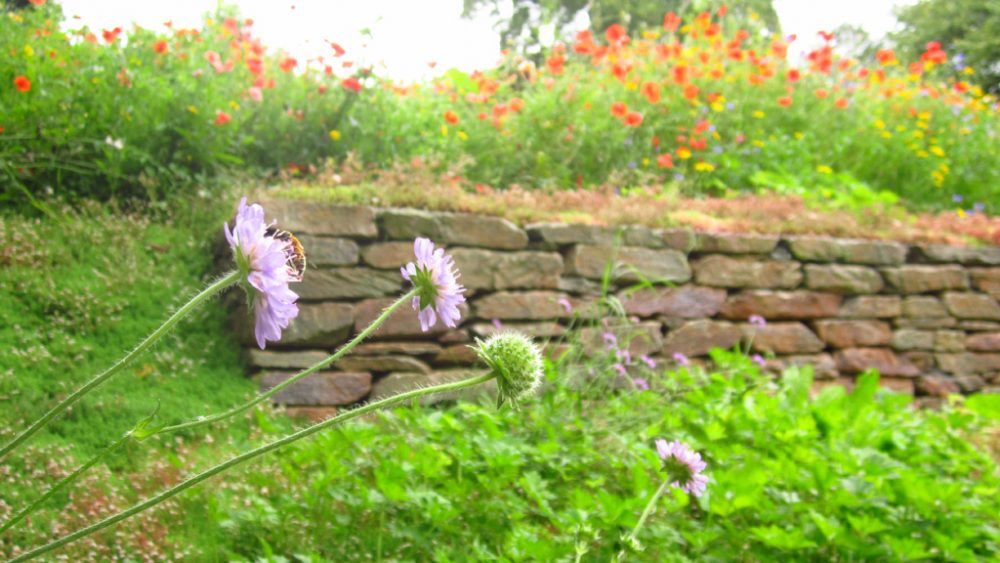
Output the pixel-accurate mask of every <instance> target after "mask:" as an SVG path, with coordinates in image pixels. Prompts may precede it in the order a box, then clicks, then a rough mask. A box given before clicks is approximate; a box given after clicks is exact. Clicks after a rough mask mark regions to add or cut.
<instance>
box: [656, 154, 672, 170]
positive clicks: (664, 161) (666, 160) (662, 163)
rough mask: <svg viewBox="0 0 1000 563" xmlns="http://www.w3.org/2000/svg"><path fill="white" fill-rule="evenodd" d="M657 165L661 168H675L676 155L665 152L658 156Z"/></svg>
mask: <svg viewBox="0 0 1000 563" xmlns="http://www.w3.org/2000/svg"><path fill="white" fill-rule="evenodd" d="M656 165H657V166H659V167H660V168H673V167H674V155H672V154H670V153H668V152H665V153H663V154H661V155H660V156H658V157H657V158H656Z"/></svg>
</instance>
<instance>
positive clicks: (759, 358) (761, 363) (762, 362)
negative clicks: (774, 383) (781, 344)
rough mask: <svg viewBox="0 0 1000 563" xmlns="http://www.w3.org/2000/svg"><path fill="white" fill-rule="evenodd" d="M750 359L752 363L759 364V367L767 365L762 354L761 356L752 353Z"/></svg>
mask: <svg viewBox="0 0 1000 563" xmlns="http://www.w3.org/2000/svg"><path fill="white" fill-rule="evenodd" d="M750 359H751V360H753V363H755V364H757V365H758V366H760V367H761V369H763V368H766V367H767V360H765V359H764V356H761V355H760V354H754V355H753V357H751V358H750Z"/></svg>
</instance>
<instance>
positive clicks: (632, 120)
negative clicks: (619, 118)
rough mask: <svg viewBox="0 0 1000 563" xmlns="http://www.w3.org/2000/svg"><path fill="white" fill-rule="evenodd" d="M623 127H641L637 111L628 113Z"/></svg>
mask: <svg viewBox="0 0 1000 563" xmlns="http://www.w3.org/2000/svg"><path fill="white" fill-rule="evenodd" d="M625 125H627V126H629V127H638V126H640V125H642V114H641V113H639V112H637V111H630V112H628V115H626V116H625Z"/></svg>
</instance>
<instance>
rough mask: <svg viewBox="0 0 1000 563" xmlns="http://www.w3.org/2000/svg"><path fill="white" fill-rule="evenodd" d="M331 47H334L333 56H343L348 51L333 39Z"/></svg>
mask: <svg viewBox="0 0 1000 563" xmlns="http://www.w3.org/2000/svg"><path fill="white" fill-rule="evenodd" d="M330 48H331V49H333V56H335V57H343V56H344V53H346V52H347V51H345V50H344V48H343V47H341V46H340V45H338V44H337V43H334V42H333V41H330Z"/></svg>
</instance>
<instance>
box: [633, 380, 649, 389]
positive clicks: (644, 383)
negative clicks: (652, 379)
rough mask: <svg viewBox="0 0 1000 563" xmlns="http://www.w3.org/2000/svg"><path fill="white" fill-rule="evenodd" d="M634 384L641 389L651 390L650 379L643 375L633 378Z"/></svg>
mask: <svg viewBox="0 0 1000 563" xmlns="http://www.w3.org/2000/svg"><path fill="white" fill-rule="evenodd" d="M632 385H635V388H636V389H637V390H639V391H649V381H646V379H645V378H642V377H634V378H632Z"/></svg>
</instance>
